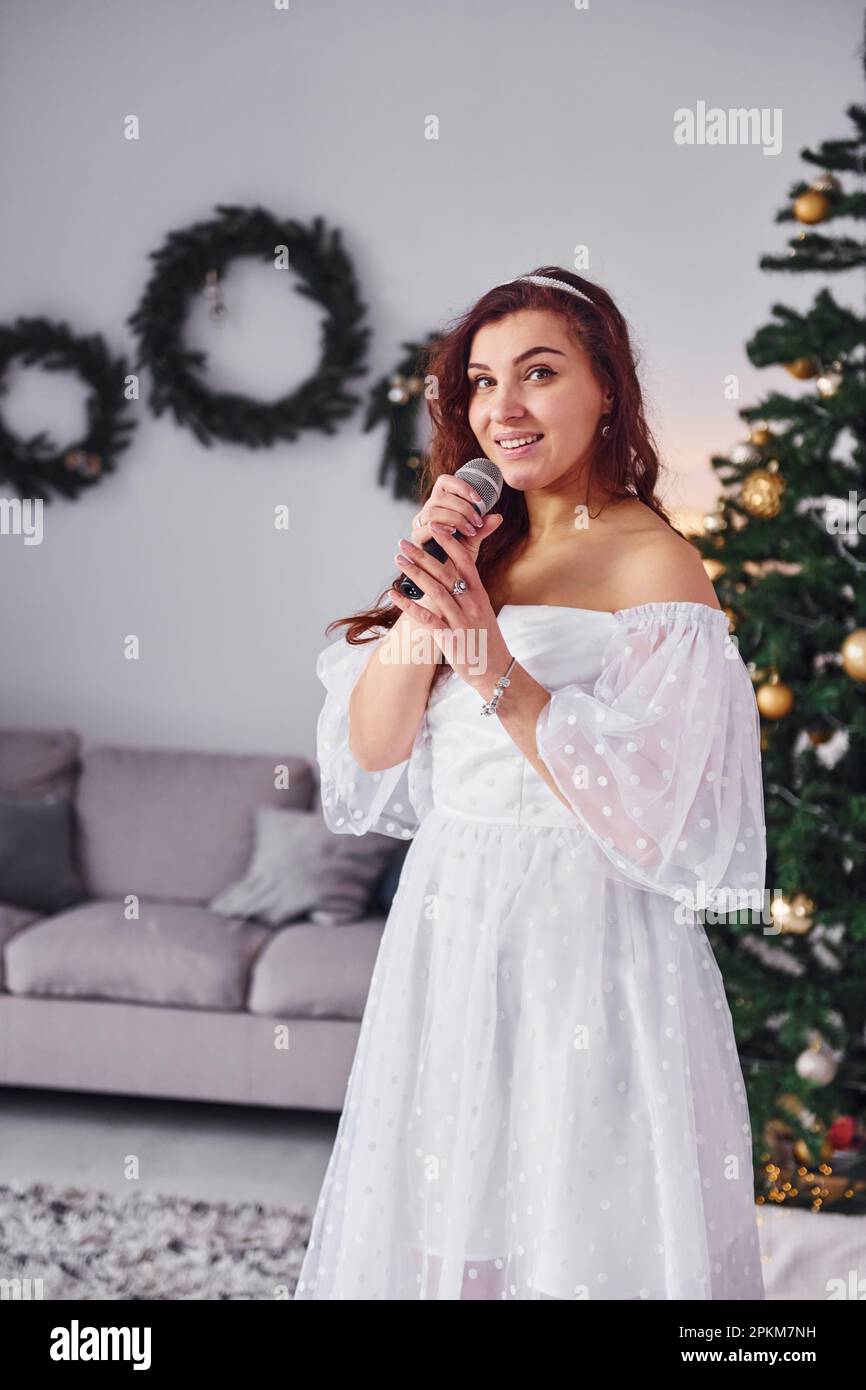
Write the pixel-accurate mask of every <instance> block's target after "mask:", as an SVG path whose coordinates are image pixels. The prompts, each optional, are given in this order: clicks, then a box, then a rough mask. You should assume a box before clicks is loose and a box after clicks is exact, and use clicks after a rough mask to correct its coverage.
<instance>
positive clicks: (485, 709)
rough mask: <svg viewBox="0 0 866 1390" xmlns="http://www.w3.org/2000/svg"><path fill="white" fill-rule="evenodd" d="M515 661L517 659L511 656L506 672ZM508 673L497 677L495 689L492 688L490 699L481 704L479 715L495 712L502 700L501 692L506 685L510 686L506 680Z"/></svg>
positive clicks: (509, 682)
mask: <svg viewBox="0 0 866 1390" xmlns="http://www.w3.org/2000/svg"><path fill="white" fill-rule="evenodd" d="M516 660H517V657H516V656H513V657H512V658H511V661H510V662H509V665H508V671H510V670H511V667H512V666H513V665H514V663H515V661H516ZM508 671H506V672H505V675H504V676H500V677H499V680H498V681H497V682H496V685H495V687H494V690H493V695H492V696H491V698H490V699H489V700H488V701H487V703H486V704H483V705H482V706H481V713H482V714H493V713H494V711H495V710H496V706H497V705H498V704H499V701H500V700H501V699H502V692H503V690H504V689H505V687H506V686H507V685H510V684H511V681H510V680H509V679H508Z"/></svg>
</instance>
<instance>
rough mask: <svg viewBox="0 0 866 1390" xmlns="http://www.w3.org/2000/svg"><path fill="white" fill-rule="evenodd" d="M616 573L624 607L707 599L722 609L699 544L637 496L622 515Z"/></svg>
mask: <svg viewBox="0 0 866 1390" xmlns="http://www.w3.org/2000/svg"><path fill="white" fill-rule="evenodd" d="M622 520H623V525H622V528H621V540H622V542H623V544H622V545H621V547H618V549H619V550H620V554H619V558H618V559H617V561H616V564H615V566H614V572H613V575H612V582H613V586H614V588H615V590H616V595H617V598H616V602H617V606H618V607H619V608H633V607H636V606H637V605H638V604H641V603H705V604H707V605H708V607H710V608H719V607H720V606H721V605H720V604H719V601H718V598H717V597H716V591H715V589H714V588H713V586H712V584H711V583H710V579H709V576H708V574H707V572H706V570H705V569H704V564H703V560H702V559H701V555H700V552H699V551H698V549H697V547H696V546H694V545H692V543H691V541H689V540H687V539H686V537H685V536H681V535H680V534H679V532H678V531H673V530H671V528H670V526H668V524H667V522H666V521H664V520H663V518H662V517H660V516H658V514H657V513H656V512H654V511H653V510H652V508H651V507H647V506H646V505H645V504H644V503H643V502H639V501H638V500H637V499H635V501H634V503H633V504H631V505H630V507H629V512H628V516H627V518H626V517H625V516H624V517H623V519H622Z"/></svg>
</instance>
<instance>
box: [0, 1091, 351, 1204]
mask: <svg viewBox="0 0 866 1390" xmlns="http://www.w3.org/2000/svg"><path fill="white" fill-rule="evenodd" d="M337 1120H338V1116H337V1115H336V1114H322V1113H320V1112H317V1111H311V1110H272V1109H271V1108H270V1107H267V1106H241V1105H206V1104H201V1103H194V1102H189V1101H173V1100H154V1099H143V1098H140V1097H133V1098H130V1097H127V1096H107V1095H92V1094H85V1093H83V1092H78V1091H76V1092H71V1091H42V1090H32V1089H30V1090H25V1089H23V1088H19V1087H11V1086H8V1087H0V1183H6V1182H9V1181H11V1180H13V1179H16V1180H19V1181H26V1182H33V1181H37V1180H38V1181H42V1182H52V1183H58V1184H61V1185H72V1186H75V1187H79V1188H87V1187H93V1188H99V1189H101V1190H102V1191H107V1192H113V1193H116V1194H123V1195H127V1194H128V1193H129V1191H130V1179H129V1178H128V1177H127V1176H126V1173H127V1171H128V1168H129V1160H130V1155H132V1156H134V1157H135V1158H136V1159H137V1160H138V1175H139V1176H138V1180H137V1183H136V1190H137V1191H139V1192H142V1191H148V1192H166V1193H171V1194H174V1195H176V1196H184V1197H191V1198H195V1199H201V1200H204V1201H220V1200H221V1201H228V1202H231V1201H252V1202H262V1203H264V1204H266V1205H273V1206H281V1207H295V1206H306V1207H308V1208H310V1210H311V1211H312V1210H313V1209H314V1207H315V1203H316V1198H317V1197H318V1195H319V1190H320V1188H321V1185H322V1180H323V1178H324V1176H325V1168H326V1167H327V1163H328V1158H329V1157H330V1153H331V1149H332V1147H333V1143H334V1138H335V1136H336V1132H337Z"/></svg>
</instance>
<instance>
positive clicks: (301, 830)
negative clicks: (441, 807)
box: [209, 806, 394, 927]
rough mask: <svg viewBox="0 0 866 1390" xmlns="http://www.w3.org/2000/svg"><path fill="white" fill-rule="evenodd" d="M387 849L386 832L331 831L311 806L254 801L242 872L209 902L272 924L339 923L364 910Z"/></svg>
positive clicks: (386, 860) (233, 914)
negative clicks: (247, 855)
mask: <svg viewBox="0 0 866 1390" xmlns="http://www.w3.org/2000/svg"><path fill="white" fill-rule="evenodd" d="M393 854H394V840H393V838H392V837H391V836H388V835H377V834H374V833H368V834H367V835H335V834H334V832H333V831H332V830H329V829H328V827H327V826H326V825H325V823H324V821H323V820H322V818H321V816H320V815H317V814H316V813H315V812H311V811H301V810H281V809H279V808H277V807H274V806H260V807H259V808H258V809H257V811H256V826H255V843H254V845H253V852H252V856H251V858H250V863H249V867H248V869H247V871H246V873H245V874H244V876H243V878H241V879H239V880H238V882H237V883H233V884H231V886H230V887H228V888H226V889H225V890H224V891H223V892H222V893H218V894H217V896H216V897H215V898H213V899H212V900H211V902H210V904H209V906H210V908H211V911H213V912H219V913H222V914H224V915H225V916H227V917H248V918H252V919H254V920H255V921H259V922H264V923H266V924H267V925H268V926H271V927H279V926H282V925H283V924H284V923H285V922H290V921H292V920H293V919H294V918H298V917H303V918H310V919H311V920H312V921H313V922H316V923H317V924H318V925H320V926H328V927H339V926H344V925H345V924H346V923H348V922H357V921H358V920H359V919H360V918H362V917H364V916H365V914H366V913H367V912H368V909H369V907H370V899H371V896H372V893H373V889H374V887H375V884H376V881H377V879H378V878H379V876H380V875H381V874H382V872H383V871H384V869H385V868H386V867H387V865H388V863H389V862H390V860H391V858H392V857H393Z"/></svg>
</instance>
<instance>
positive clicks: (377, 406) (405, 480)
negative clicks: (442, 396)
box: [364, 333, 440, 502]
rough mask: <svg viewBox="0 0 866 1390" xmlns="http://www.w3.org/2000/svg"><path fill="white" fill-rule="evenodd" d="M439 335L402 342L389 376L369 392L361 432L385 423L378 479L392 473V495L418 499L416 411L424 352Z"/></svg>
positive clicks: (421, 455) (384, 479) (419, 458)
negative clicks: (401, 351)
mask: <svg viewBox="0 0 866 1390" xmlns="http://www.w3.org/2000/svg"><path fill="white" fill-rule="evenodd" d="M439 336H440V335H439V334H437V333H429V334H428V335H427V338H426V339H425V341H424V342H423V343H402V344H401V346H402V347H403V348H404V349H405V353H404V356H403V357H401V359H400V361H399V362H398V363H397V366H396V368H395V369H394V371H393V372H392V373H391V374H390V375H389V376H383V377H382V378H381V379H380V380H379V381H377V382H376V385H375V386H374V387H373V390H372V391H371V393H370V404H369V406H368V407H367V415H366V418H365V420H364V433H365V434H367V433H368V432H369V431H370V430H372V429H374V428H375V426H376V425H381V424H382V423H383V422H384V423H385V424H387V426H388V433H387V435H386V438H385V448H384V450H383V453H382V460H381V463H380V464H379V478H378V481H379V482H380V483H382V484H384V483H386V482H387V480H388V477H389V475H393V481H394V489H393V491H394V496H395V497H400V498H409V499H411V501H413V502H415V501H417V500H418V481H419V471H420V469H421V466H422V464H423V463H424V461H425V456H424V453H423V450H421V449H419V448H418V447H417V444H416V439H417V436H418V412H419V410H420V408H421V402H422V400H423V398H424V378H423V376H421V375H420V372H419V368H420V370H423V365H422V364H423V360H424V354H425V352H426V349H427V348H428V346H429V345H430V344H431V343H433V342H435V341H436V339H437V338H438V337H439Z"/></svg>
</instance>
